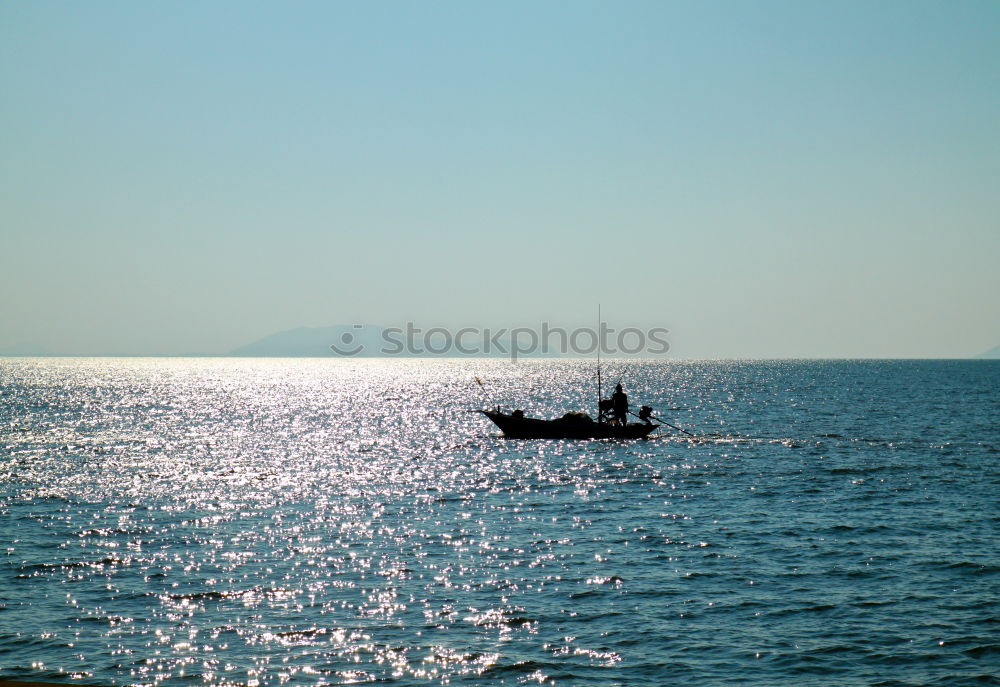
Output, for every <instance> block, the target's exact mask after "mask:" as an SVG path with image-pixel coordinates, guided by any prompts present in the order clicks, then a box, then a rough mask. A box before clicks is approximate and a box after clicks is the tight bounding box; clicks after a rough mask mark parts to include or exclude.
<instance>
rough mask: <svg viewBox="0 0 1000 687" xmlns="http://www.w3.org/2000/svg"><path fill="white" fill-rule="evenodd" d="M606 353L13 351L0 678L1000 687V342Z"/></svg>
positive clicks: (0, 565)
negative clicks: (518, 427)
mask: <svg viewBox="0 0 1000 687" xmlns="http://www.w3.org/2000/svg"><path fill="white" fill-rule="evenodd" d="M595 372H596V370H595V364H594V361H592V360H568V359H547V360H520V361H517V362H516V363H513V362H510V361H503V360H488V359H435V360H423V359H364V360H361V359H334V358H331V359H263V358H4V359H0V546H2V550H3V558H2V561H0V680H4V679H5V680H25V681H47V682H59V683H64V684H90V685H178V686H180V685H220V686H222V685H247V686H250V687H263V686H276V685H341V684H364V683H379V684H398V685H448V684H451V685H522V684H556V685H602V686H603V685H656V686H658V687H659V686H665V685H683V686H686V687H690V686H700V685H706V686H708V685H712V686H714V685H789V686H791V685H795V686H797V687H799V686H810V685H816V686H819V685H823V686H830V685H834V686H836V685H844V686H847V685H850V686H855V685H878V686H881V687H889V686H893V687H895V686H899V687H903V686H915V685H942V686H948V687H953V686H961V685H990V684H1000V527H998V525H1000V361H989V360H830V361H827V360H802V361H794V360H746V361H708V360H706V361H683V360H629V361H624V360H619V361H614V360H612V361H605V362H604V363H603V367H602V379H603V383H604V390H605V394H607V392H608V391H609V388H610V385H611V384H613V383H614V382H616V381H618V380H619V379H620V380H621V381H622V383H623V385H624V387H625V391H626V392H627V393H628V394H629V397H630V401H631V403H632V406H633V408H637V407H638V406H639V405H650V406H652V407H653V408H654V414H655V415H656V416H657V417H659V418H661V419H662V420H663V421H665V422H667V423H669V424H670V425H674V427H676V428H679V429H675V428H672V427H669V426H666V425H664V426H663V427H661V429H659V430H657V433H656V435H654V437H655V438H651V439H648V440H637V441H613V440H607V441H538V440H535V441H521V440H509V439H504V438H502V437H501V436H500V435H499V432H498V430H497V428H496V427H494V426H493V425H492V424H491V423H490V422H489V421H488V420H487V418H485V417H484V416H482V415H481V414H478V413H475V412H471V411H474V410H475V409H478V408H491V407H495V406H497V405H500V406H502V407H503V408H506V409H513V408H519V409H522V410H524V412H525V413H526V414H527V415H533V416H537V417H557V416H561V415H562V414H563V413H565V412H567V411H571V410H583V411H588V412H590V413H591V414H592V415H593V414H595V412H594V409H595V407H596V402H597V379H596V375H595ZM477 379H478V380H479V381H478V382H477ZM479 382H481V384H480V383H479ZM680 430H684V431H685V432H689V433H690V434H686V433H684V432H682V431H680ZM692 435H693V436H692Z"/></svg>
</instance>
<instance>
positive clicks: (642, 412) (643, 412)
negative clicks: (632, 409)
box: [639, 406, 653, 425]
mask: <svg viewBox="0 0 1000 687" xmlns="http://www.w3.org/2000/svg"><path fill="white" fill-rule="evenodd" d="M652 415H653V409H652V408H650V407H649V406H642V407H641V408H639V419H640V420H642V421H643V422H645V423H646V424H647V425H651V424H653V423H652V422H650V420H649V418H650V417H652Z"/></svg>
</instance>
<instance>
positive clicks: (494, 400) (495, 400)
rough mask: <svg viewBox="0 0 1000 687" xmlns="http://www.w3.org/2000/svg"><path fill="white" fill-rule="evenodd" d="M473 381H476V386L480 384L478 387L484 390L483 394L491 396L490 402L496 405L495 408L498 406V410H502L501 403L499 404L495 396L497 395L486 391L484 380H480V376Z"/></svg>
mask: <svg viewBox="0 0 1000 687" xmlns="http://www.w3.org/2000/svg"><path fill="white" fill-rule="evenodd" d="M473 379H475V380H476V384H478V385H479V388H480V389H482V390H483V393H484V394H486V395H487V396H489V397H490V398H489V400H490V401H492V402H493V404H494V405H495V406H496V407H497V408H500V404H499V403H497V398H496V395H495V394H490V392H489V391H487V390H486V387H485V386H483V380H481V379H480V378H479V377H478V376H477V377H473Z"/></svg>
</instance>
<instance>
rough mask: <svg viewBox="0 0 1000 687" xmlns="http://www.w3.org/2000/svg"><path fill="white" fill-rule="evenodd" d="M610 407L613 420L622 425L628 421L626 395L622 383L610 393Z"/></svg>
mask: <svg viewBox="0 0 1000 687" xmlns="http://www.w3.org/2000/svg"><path fill="white" fill-rule="evenodd" d="M611 409H612V413H613V414H614V417H615V420H617V421H618V424H620V425H622V426H623V427H624V426H625V425H626V424H627V423H628V396H626V395H625V392H624V391H622V385H621V384H619V385H617V386H616V387H615V393H613V394H611Z"/></svg>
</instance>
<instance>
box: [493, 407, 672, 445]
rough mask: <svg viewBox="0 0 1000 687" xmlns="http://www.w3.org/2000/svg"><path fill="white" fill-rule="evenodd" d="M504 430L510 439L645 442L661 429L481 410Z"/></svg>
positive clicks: (567, 416) (582, 417) (580, 416)
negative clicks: (540, 417)
mask: <svg viewBox="0 0 1000 687" xmlns="http://www.w3.org/2000/svg"><path fill="white" fill-rule="evenodd" d="M479 412H480V413H482V414H483V415H485V416H486V417H488V418H489V419H490V420H492V421H493V423H494V424H495V425H496V426H497V427H499V428H500V430H501V431H502V432H503V435H504V436H505V437H507V438H508V439H643V438H645V437H647V436H649V434H650V433H651V432H652V431H653V430H654V429H656V428H657V427H659V425H656V424H653V423H651V422H643V423H631V422H630V423H628V424H624V425H620V424H612V423H610V422H594V420H593V418H591V417H590V416H589V415H587V414H586V413H566V414H565V415H563V416H562V417H560V418H555V419H552V420H542V419H539V418H534V417H525V416H524V414H523V413H522V412H521V411H519V410H515V411H514V412H512V413H504V412H501V411H500V409H499V408H497V409H495V410H480V411H479Z"/></svg>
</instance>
